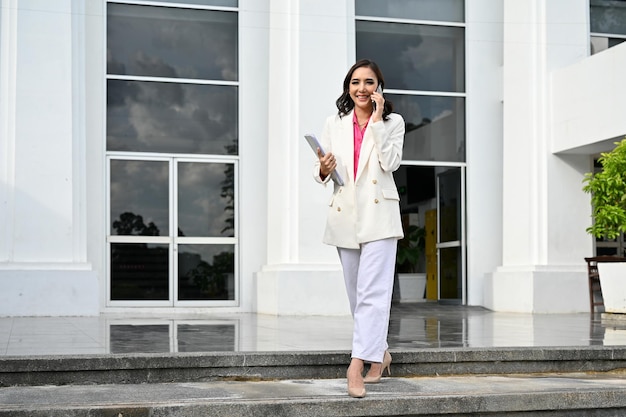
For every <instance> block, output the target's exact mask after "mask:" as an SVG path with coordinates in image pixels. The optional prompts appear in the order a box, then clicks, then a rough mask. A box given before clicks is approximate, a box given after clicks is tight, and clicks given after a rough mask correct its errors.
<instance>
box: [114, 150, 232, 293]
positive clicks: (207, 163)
mask: <svg viewBox="0 0 626 417" xmlns="http://www.w3.org/2000/svg"><path fill="white" fill-rule="evenodd" d="M108 162H109V163H108V170H109V172H108V177H109V184H110V190H109V191H110V199H109V201H110V203H109V210H108V217H109V219H108V224H109V233H108V236H107V242H108V263H109V268H108V271H109V274H108V275H109V279H108V286H107V290H108V291H107V293H108V297H107V301H108V305H110V306H201V305H213V306H218V305H219V306H224V305H234V304H235V302H236V298H237V297H236V294H237V279H236V276H237V264H238V262H237V258H238V256H237V247H238V245H237V221H236V219H237V213H236V207H237V205H236V195H237V194H236V192H237V190H236V187H235V185H236V183H237V179H236V173H237V161H236V160H234V159H230V158H219V159H218V158H216V159H213V160H211V159H206V158H202V159H201V158H182V157H169V158H166V157H163V158H154V157H150V158H145V159H142V158H140V157H129V156H114V157H110V158H109V160H108Z"/></svg>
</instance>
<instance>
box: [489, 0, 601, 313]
mask: <svg viewBox="0 0 626 417" xmlns="http://www.w3.org/2000/svg"><path fill="white" fill-rule="evenodd" d="M588 15H589V5H588V3H587V1H585V0H551V1H547V0H529V1H526V2H518V1H515V0H505V2H504V22H505V23H504V28H505V29H504V70H503V85H504V137H503V161H502V162H503V200H502V201H503V232H504V233H503V259H502V265H501V266H500V267H498V268H497V270H496V271H495V272H494V273H493V274H491V275H489V276H488V277H487V279H486V285H485V294H484V296H485V305H486V306H487V307H489V308H492V309H494V310H503V311H519V312H574V311H589V305H588V290H587V282H586V279H587V278H586V269H585V264H584V257H585V256H589V255H590V254H591V253H590V252H589V251H588V249H589V237H588V236H586V235H585V232H584V228H585V226H584V225H585V220H584V215H585V212H586V209H585V208H584V207H588V203H587V205H585V202H584V196H583V195H582V193H581V191H580V187H581V180H582V174H583V172H584V169H585V166H586V164H585V160H584V158H583V159H581V158H572V157H570V158H563V157H558V156H555V155H553V154H552V149H553V146H552V144H553V142H554V141H555V132H554V129H553V126H554V124H553V122H552V120H553V119H552V116H553V114H552V110H553V107H552V100H554V99H553V97H552V96H551V94H550V93H551V91H552V89H551V87H552V85H551V78H550V75H551V73H552V71H554V70H556V69H559V68H563V67H565V66H568V65H571V64H572V63H575V62H578V61H580V60H582V59H584V58H585V57H586V54H587V51H588V43H589V38H588V29H587V28H588V23H587V22H588ZM580 207H582V209H579V208H580Z"/></svg>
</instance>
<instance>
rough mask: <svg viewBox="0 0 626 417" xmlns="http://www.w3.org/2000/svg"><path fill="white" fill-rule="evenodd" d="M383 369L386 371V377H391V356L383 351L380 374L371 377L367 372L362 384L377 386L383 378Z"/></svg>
mask: <svg viewBox="0 0 626 417" xmlns="http://www.w3.org/2000/svg"><path fill="white" fill-rule="evenodd" d="M385 369H387V375H388V376H391V354H390V353H389V352H388V351H385V356H384V357H383V363H382V364H381V366H380V374H378V375H373V376H372V375H370V374H369V372H368V373H367V375H365V378H363V382H364V383H366V384H378V383H379V382H380V379H381V378H382V376H383V372H385Z"/></svg>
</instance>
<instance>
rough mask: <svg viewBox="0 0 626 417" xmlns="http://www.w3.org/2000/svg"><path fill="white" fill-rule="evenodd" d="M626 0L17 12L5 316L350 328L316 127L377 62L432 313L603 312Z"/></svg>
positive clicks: (1, 72)
mask: <svg viewBox="0 0 626 417" xmlns="http://www.w3.org/2000/svg"><path fill="white" fill-rule="evenodd" d="M625 3H626V2H623V1H608V0H607V1H598V0H591V1H590V0H527V1H523V2H521V1H518V0H499V1H493V0H392V1H388V2H380V1H375V0H341V1H337V0H332V1H331V0H316V1H312V0H163V1H160V0H159V1H147V0H146V1H140V0H128V1H122V0H109V1H106V0H57V1H54V2H49V1H42V0H1V3H0V4H1V8H0V167H1V168H2V169H1V170H0V184H1V188H0V203H1V206H0V207H1V210H0V315H2V316H7V315H8V316H20V315H53V316H55V315H98V314H102V313H105V314H108V313H119V314H130V313H133V314H136V313H139V314H148V315H149V314H163V313H168V314H169V313H178V312H180V313H201V314H205V313H207V312H258V313H266V314H294V315H300V314H318V315H320V314H321V315H341V314H349V310H348V306H347V298H346V297H345V291H344V287H343V279H342V275H341V270H340V266H339V263H338V259H337V254H336V250H335V249H334V248H332V247H328V246H324V245H323V244H322V243H321V238H322V233H323V228H324V223H325V214H326V207H327V204H326V202H327V201H328V199H329V197H330V192H331V190H330V188H325V187H322V186H320V185H319V184H317V183H315V182H314V181H313V179H312V174H311V171H312V164H313V161H314V155H313V154H312V153H311V150H310V148H309V147H308V144H307V143H306V141H305V140H304V134H306V133H317V134H320V133H321V129H322V126H323V121H324V119H325V118H326V117H327V116H328V115H331V114H334V113H336V107H335V106H334V102H335V100H336V98H337V97H338V96H339V95H340V93H341V84H342V81H343V77H344V75H345V72H346V71H347V69H348V68H349V67H350V66H351V65H352V63H354V61H355V60H356V59H358V58H366V57H367V58H371V59H374V60H375V61H377V62H378V63H379V64H380V66H381V68H382V70H383V72H384V74H385V77H386V83H385V97H386V98H387V99H389V100H391V101H392V102H393V103H394V106H395V109H396V111H397V112H398V113H400V114H402V115H403V117H404V118H405V121H406V123H407V134H406V138H405V147H404V152H403V165H402V167H401V168H400V169H399V170H398V172H397V173H396V182H397V184H398V189H399V191H400V194H401V208H402V213H403V222H404V224H405V226H406V227H407V230H409V229H408V228H409V227H411V226H413V227H416V228H421V229H422V230H423V231H425V234H426V236H427V239H426V242H427V243H426V247H425V249H424V250H423V254H422V255H421V257H420V260H419V262H418V266H417V268H416V269H417V273H418V276H419V275H421V278H422V279H424V280H425V291H424V292H425V294H426V297H427V298H428V299H430V300H438V301H439V302H442V303H462V304H468V305H480V306H484V307H487V308H489V309H493V310H497V311H514V312H537V313H562V312H584V311H588V310H589V305H588V289H587V274H586V264H585V262H584V258H585V257H587V256H591V255H593V254H594V253H595V250H596V243H595V242H594V240H593V239H592V237H591V236H590V235H588V234H587V233H586V232H585V229H586V228H587V227H588V226H589V224H590V222H591V217H590V215H591V208H590V203H589V196H588V195H586V194H584V193H583V192H582V179H583V176H584V174H585V172H589V171H591V170H593V169H594V164H593V161H594V157H596V156H597V155H598V153H599V152H602V151H608V150H610V149H611V148H612V147H613V143H614V142H615V141H616V140H618V139H619V138H621V137H623V136H624V135H625V134H626V118H624V117H622V115H623V114H626V103H625V101H624V100H623V97H624V96H626V94H624V93H626V82H625V81H624V79H623V77H620V76H619V74H620V73H621V71H620V70H621V68H622V67H623V65H622V64H626V45H623V44H620V43H621V42H622V41H623V39H624V38H626V31H625V30H624V29H623V27H622V26H623V24H621V23H620V22H621V21H624V19H622V18H623V17H624V16H625V15H626V7H624V5H625ZM603 244H605V245H606V246H607V247H611V248H615V249H616V250H618V251H619V250H623V242H617V243H615V242H612V243H611V242H608V243H607V242H600V243H598V247H601V246H602V245H603ZM611 250H612V249H611ZM413 269H415V268H413ZM400 292H401V291H400ZM421 293H422V290H420V295H421Z"/></svg>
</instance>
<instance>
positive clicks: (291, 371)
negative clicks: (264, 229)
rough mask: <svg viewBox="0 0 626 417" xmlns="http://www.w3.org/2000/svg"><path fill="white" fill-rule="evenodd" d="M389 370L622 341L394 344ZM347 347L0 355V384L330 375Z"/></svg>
mask: <svg viewBox="0 0 626 417" xmlns="http://www.w3.org/2000/svg"><path fill="white" fill-rule="evenodd" d="M392 355H393V363H392V371H393V373H394V376H399V377H415V376H442V375H481V374H491V375H506V374H519V373H551V372H607V371H614V370H619V369H626V347H620V346H616V347H605V346H598V347H553V348H551V347H546V348H537V347H529V348H450V349H423V350H419V351H392ZM349 361H350V358H349V353H348V352H328V351H323V352H268V353H262V352H253V353H244V352H217V353H176V354H132V355H130V354H124V355H78V356H40V357H29V356H24V357H3V358H0V387H9V386H19V385H31V386H36V385H67V384H142V383H161V382H201V381H215V380H264V379H309V378H313V379H336V378H342V377H344V376H345V372H346V368H347V365H348V363H349Z"/></svg>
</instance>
